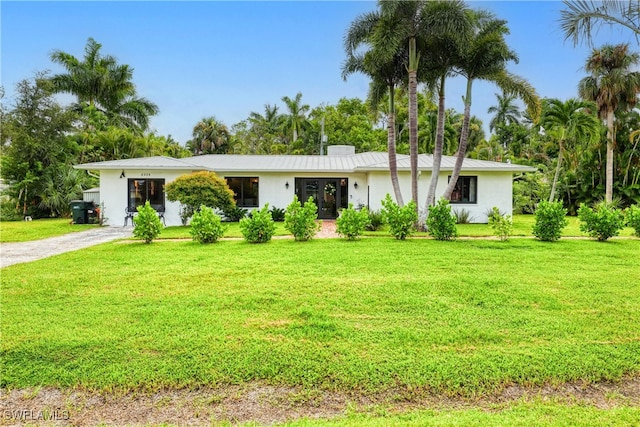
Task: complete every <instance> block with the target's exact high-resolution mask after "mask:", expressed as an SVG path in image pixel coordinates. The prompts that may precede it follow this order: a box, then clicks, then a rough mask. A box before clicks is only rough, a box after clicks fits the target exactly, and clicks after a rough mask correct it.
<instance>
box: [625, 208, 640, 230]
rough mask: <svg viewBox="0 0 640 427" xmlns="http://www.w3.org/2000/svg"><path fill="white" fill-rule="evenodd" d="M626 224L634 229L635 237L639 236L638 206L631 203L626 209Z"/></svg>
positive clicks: (639, 214)
mask: <svg viewBox="0 0 640 427" xmlns="http://www.w3.org/2000/svg"><path fill="white" fill-rule="evenodd" d="M626 217H627V225H628V226H629V227H631V228H633V229H634V230H635V235H636V237H640V206H639V205H631V206H629V207H628V208H627V211H626Z"/></svg>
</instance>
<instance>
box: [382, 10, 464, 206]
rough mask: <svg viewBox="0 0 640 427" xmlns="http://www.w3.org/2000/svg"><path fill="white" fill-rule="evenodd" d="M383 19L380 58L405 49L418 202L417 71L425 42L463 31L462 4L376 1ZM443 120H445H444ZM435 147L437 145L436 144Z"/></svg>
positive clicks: (413, 194) (413, 190) (414, 193)
mask: <svg viewBox="0 0 640 427" xmlns="http://www.w3.org/2000/svg"><path fill="white" fill-rule="evenodd" d="M378 5H379V7H380V14H381V16H382V17H383V18H384V19H383V20H382V21H381V22H382V23H383V24H384V25H378V27H377V28H376V31H375V32H374V34H373V37H372V41H373V44H374V46H375V47H376V48H377V50H378V51H379V52H380V53H381V54H382V56H383V58H384V59H386V60H390V59H391V58H392V57H393V56H394V55H395V54H396V53H397V52H399V51H400V50H402V49H405V50H407V52H408V55H407V64H406V67H407V74H408V89H409V90H408V92H409V154H410V164H411V198H412V200H413V201H414V202H416V207H417V203H418V101H417V85H418V68H419V64H420V56H421V52H426V44H427V42H428V40H430V39H433V38H434V37H446V36H450V37H452V36H454V35H455V34H460V32H461V31H463V30H464V29H465V24H466V20H465V19H464V13H461V12H462V11H463V10H464V3H463V2H461V1H457V0H453V1H426V0H400V1H393V2H392V1H383V0H380V1H379V2H378ZM443 119H444V118H443ZM436 145H437V144H436Z"/></svg>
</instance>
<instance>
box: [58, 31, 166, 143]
mask: <svg viewBox="0 0 640 427" xmlns="http://www.w3.org/2000/svg"><path fill="white" fill-rule="evenodd" d="M101 48H102V45H101V44H100V43H98V42H96V41H95V40H94V39H93V38H89V39H88V40H87V45H86V46H85V54H84V57H83V59H82V60H80V59H78V58H76V57H75V56H73V55H71V54H69V53H66V52H63V51H61V50H55V51H54V52H53V53H52V54H51V60H52V61H53V62H55V63H57V64H60V65H61V66H62V67H64V68H65V70H66V72H65V73H61V74H56V75H54V76H53V77H51V82H52V83H53V88H54V89H53V90H54V91H55V92H56V93H70V94H72V95H75V96H76V98H77V103H76V104H75V106H74V108H75V109H76V110H77V111H83V110H84V109H85V108H86V107H87V106H89V107H92V108H95V109H96V110H98V111H100V112H101V113H102V114H104V115H105V116H106V117H107V120H108V123H109V124H111V125H114V126H124V127H129V128H131V129H134V130H136V131H138V132H143V131H145V130H147V128H148V127H149V117H151V116H153V115H155V114H157V113H158V107H157V106H156V105H155V104H154V103H152V102H151V101H149V100H147V99H146V98H142V97H139V96H138V95H137V94H136V89H135V85H134V84H133V82H132V81H131V79H132V78H133V68H131V67H130V66H129V65H126V64H118V63H117V61H116V59H115V57H113V56H111V55H106V56H103V55H102V54H101V53H100V49H101Z"/></svg>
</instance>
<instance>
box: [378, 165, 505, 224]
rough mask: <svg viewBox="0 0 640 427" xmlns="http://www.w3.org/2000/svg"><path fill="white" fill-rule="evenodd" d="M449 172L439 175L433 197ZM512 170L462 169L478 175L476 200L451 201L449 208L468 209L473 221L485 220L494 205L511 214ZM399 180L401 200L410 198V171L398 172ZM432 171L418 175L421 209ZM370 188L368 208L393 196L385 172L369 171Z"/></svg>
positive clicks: (439, 191) (437, 197) (438, 195)
mask: <svg viewBox="0 0 640 427" xmlns="http://www.w3.org/2000/svg"><path fill="white" fill-rule="evenodd" d="M450 175H451V173H450V172H449V171H447V172H443V173H441V174H440V177H439V178H438V186H437V187H436V200H437V199H439V198H440V197H441V196H442V194H443V193H444V190H445V189H446V187H447V183H448V181H449V179H448V178H449V176H450ZM512 175H513V174H512V173H511V172H471V171H465V172H463V173H462V176H477V177H478V192H477V196H478V197H477V203H453V204H452V205H451V208H452V210H454V211H455V210H462V209H466V210H467V211H469V212H470V214H471V217H472V222H478V223H486V222H487V221H488V218H487V211H489V210H490V209H491V208H493V207H494V206H497V207H498V208H499V209H500V210H501V211H502V212H504V213H506V214H509V215H511V214H512V197H513V196H512V191H513V190H512ZM398 179H399V181H400V187H401V190H402V197H403V199H404V202H405V203H406V202H408V201H409V200H411V174H410V173H409V172H399V173H398ZM430 180H431V174H430V173H428V172H426V173H425V172H423V173H421V174H420V176H419V178H418V201H419V206H418V209H419V210H420V211H423V210H424V207H425V206H424V204H425V200H426V197H427V192H428V190H429V182H430ZM369 187H370V189H371V190H370V207H371V209H372V210H379V209H381V208H382V204H381V201H382V200H383V199H384V197H385V195H386V194H387V193H389V194H391V196H392V198H393V199H394V200H395V197H393V195H394V194H393V187H392V186H391V179H390V178H389V174H388V173H386V172H382V171H381V172H372V173H370V174H369Z"/></svg>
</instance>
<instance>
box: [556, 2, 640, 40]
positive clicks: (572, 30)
mask: <svg viewBox="0 0 640 427" xmlns="http://www.w3.org/2000/svg"><path fill="white" fill-rule="evenodd" d="M563 3H564V4H565V6H567V9H565V10H562V11H561V12H560V26H561V27H562V31H564V35H565V39H571V40H573V43H574V45H577V44H578V43H579V42H580V41H582V40H588V41H589V42H590V41H591V35H592V30H593V29H596V30H597V28H598V27H600V26H601V25H602V24H610V25H611V24H615V25H621V26H623V27H626V28H628V29H630V30H631V31H633V32H634V33H635V35H636V38H637V37H638V36H640V1H638V0H627V1H623V0H604V1H602V0H601V1H593V0H563Z"/></svg>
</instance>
